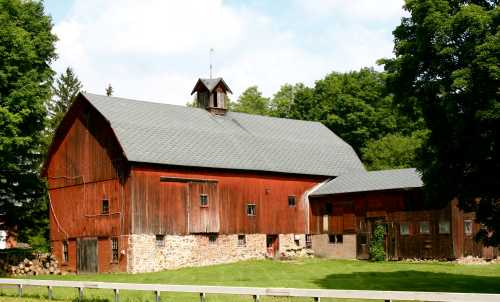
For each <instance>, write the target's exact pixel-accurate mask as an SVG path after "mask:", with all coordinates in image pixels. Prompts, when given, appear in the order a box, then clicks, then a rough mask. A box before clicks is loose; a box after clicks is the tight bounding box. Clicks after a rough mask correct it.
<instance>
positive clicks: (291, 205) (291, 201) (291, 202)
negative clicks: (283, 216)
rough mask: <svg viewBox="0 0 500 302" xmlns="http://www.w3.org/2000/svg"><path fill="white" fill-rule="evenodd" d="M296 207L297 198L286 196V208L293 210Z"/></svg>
mask: <svg viewBox="0 0 500 302" xmlns="http://www.w3.org/2000/svg"><path fill="white" fill-rule="evenodd" d="M296 206H297V196H295V195H288V207H289V208H295V207H296Z"/></svg>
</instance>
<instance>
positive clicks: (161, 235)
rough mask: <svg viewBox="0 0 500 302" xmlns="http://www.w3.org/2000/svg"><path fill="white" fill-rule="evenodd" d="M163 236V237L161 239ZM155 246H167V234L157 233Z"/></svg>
mask: <svg viewBox="0 0 500 302" xmlns="http://www.w3.org/2000/svg"><path fill="white" fill-rule="evenodd" d="M160 237H161V239H159V238H160ZM155 247H157V248H163V247H165V235H164V234H156V235H155Z"/></svg>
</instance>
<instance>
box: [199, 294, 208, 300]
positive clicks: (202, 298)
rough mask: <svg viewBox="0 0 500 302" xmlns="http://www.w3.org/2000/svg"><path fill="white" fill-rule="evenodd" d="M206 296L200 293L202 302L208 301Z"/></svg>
mask: <svg viewBox="0 0 500 302" xmlns="http://www.w3.org/2000/svg"><path fill="white" fill-rule="evenodd" d="M206 297H207V296H206V295H205V293H200V302H205V301H206Z"/></svg>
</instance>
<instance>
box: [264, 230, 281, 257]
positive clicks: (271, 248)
mask: <svg viewBox="0 0 500 302" xmlns="http://www.w3.org/2000/svg"><path fill="white" fill-rule="evenodd" d="M266 248H267V256H268V257H271V258H274V257H276V256H277V253H278V249H279V240H278V235H267V236H266Z"/></svg>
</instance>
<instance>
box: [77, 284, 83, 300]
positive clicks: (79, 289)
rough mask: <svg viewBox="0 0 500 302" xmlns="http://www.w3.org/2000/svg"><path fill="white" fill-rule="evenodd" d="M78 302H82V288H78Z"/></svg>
mask: <svg viewBox="0 0 500 302" xmlns="http://www.w3.org/2000/svg"><path fill="white" fill-rule="evenodd" d="M78 301H80V302H81V301H83V287H79V288H78Z"/></svg>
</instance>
